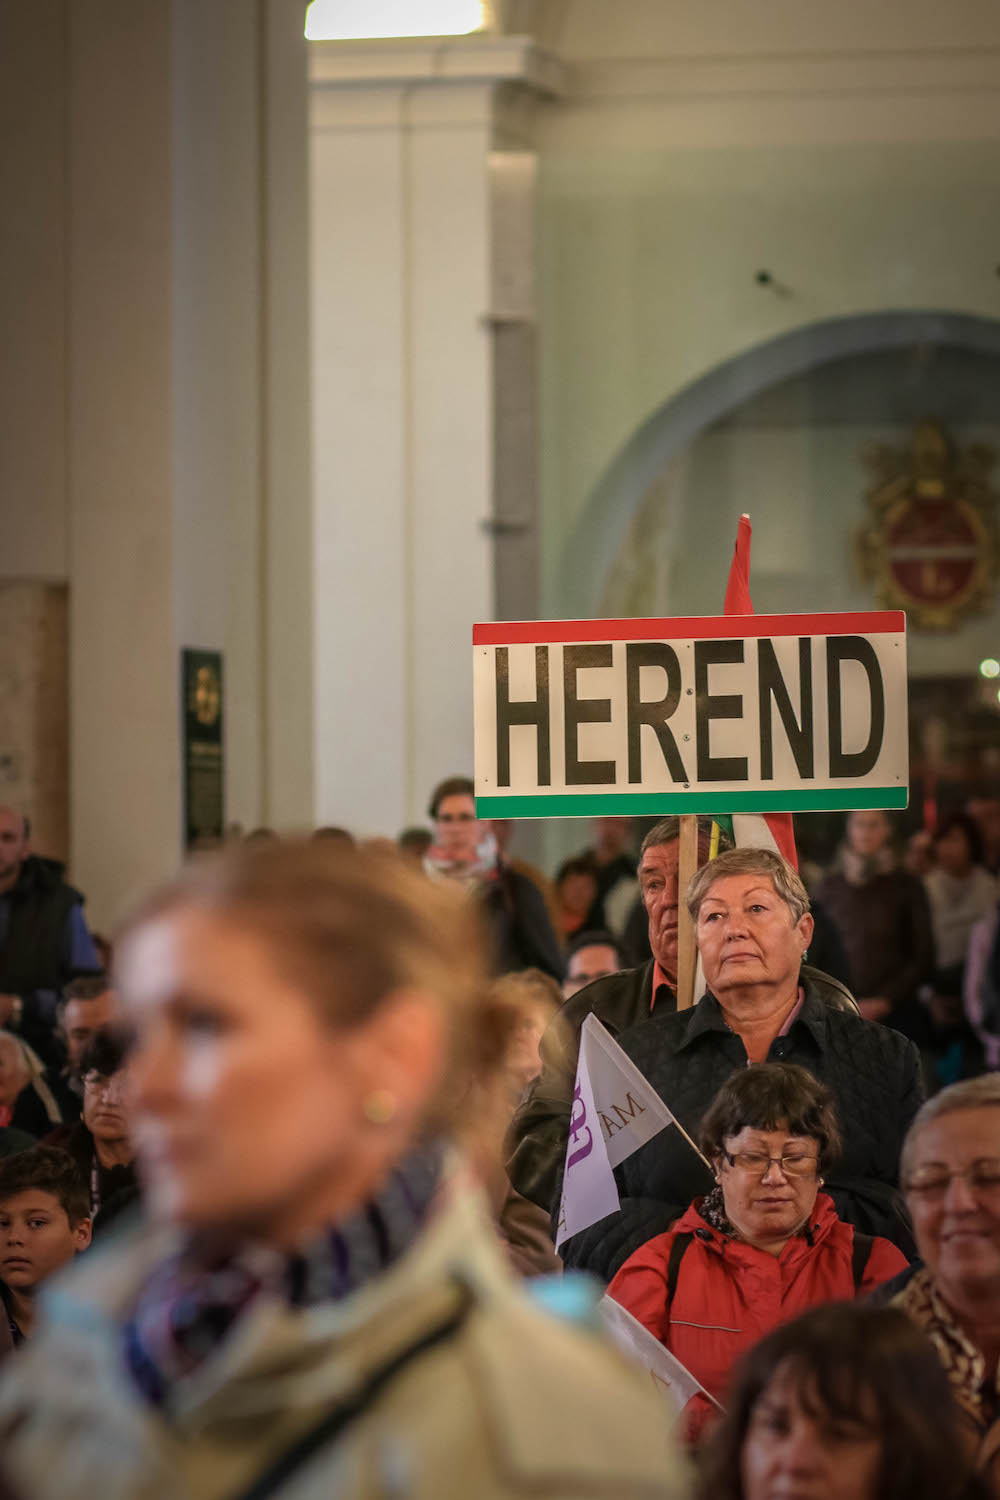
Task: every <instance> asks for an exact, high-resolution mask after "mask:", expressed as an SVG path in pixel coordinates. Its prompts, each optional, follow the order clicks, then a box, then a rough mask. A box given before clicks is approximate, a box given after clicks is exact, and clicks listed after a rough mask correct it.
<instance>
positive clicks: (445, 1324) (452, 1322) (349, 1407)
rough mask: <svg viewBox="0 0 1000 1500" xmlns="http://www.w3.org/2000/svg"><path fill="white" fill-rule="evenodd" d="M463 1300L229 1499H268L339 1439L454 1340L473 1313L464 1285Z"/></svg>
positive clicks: (471, 1299) (373, 1373)
mask: <svg viewBox="0 0 1000 1500" xmlns="http://www.w3.org/2000/svg"><path fill="white" fill-rule="evenodd" d="M459 1290H460V1297H459V1302H458V1306H457V1307H456V1308H455V1309H454V1311H453V1312H450V1313H449V1314H448V1316H447V1317H446V1318H444V1319H442V1321H441V1322H440V1323H438V1324H436V1325H435V1326H433V1327H432V1328H430V1329H428V1331H427V1332H426V1333H424V1334H421V1336H420V1338H418V1339H417V1340H416V1341H415V1342H414V1343H412V1344H410V1345H409V1346H408V1347H407V1348H405V1349H401V1350H399V1351H398V1352H397V1353H396V1354H394V1355H393V1356H392V1358H391V1359H389V1360H386V1362H385V1364H384V1365H380V1366H379V1368H378V1369H377V1370H373V1372H372V1373H371V1375H369V1377H368V1379H367V1380H366V1381H365V1383H364V1384H363V1385H362V1386H361V1387H360V1389H359V1390H358V1391H356V1392H355V1394H354V1395H353V1396H351V1397H350V1399H349V1400H347V1401H345V1402H342V1403H341V1404H340V1405H338V1406H337V1408H336V1410H335V1411H330V1412H327V1413H326V1414H325V1415H324V1416H323V1417H321V1418H320V1420H319V1421H318V1422H317V1423H316V1424H315V1425H314V1426H313V1427H310V1428H308V1429H307V1430H306V1431H305V1432H304V1433H303V1434H302V1436H301V1437H299V1438H297V1439H296V1441H295V1442H294V1443H293V1444H292V1446H291V1447H290V1448H286V1449H285V1451H284V1452H283V1453H281V1454H279V1456H278V1458H277V1459H276V1460H275V1461H274V1462H273V1463H272V1464H271V1465H270V1466H269V1467H268V1468H266V1469H265V1470H264V1472H263V1473H262V1474H258V1475H257V1477H256V1478H255V1479H254V1480H253V1481H252V1482H251V1483H250V1485H249V1486H247V1488H246V1489H242V1490H240V1491H238V1492H237V1493H236V1494H235V1495H232V1496H231V1497H230V1500H264V1497H265V1496H268V1495H273V1494H274V1493H275V1492H276V1491H277V1490H279V1489H280V1487H281V1486H282V1485H283V1484H284V1483H285V1481H286V1480H288V1479H289V1478H290V1477H291V1475H292V1474H294V1472H295V1470H296V1469H298V1468H301V1466H302V1465H303V1464H305V1463H307V1462H308V1461H309V1459H310V1458H312V1457H313V1455H314V1454H315V1453H317V1452H318V1451H319V1450H320V1449H321V1448H322V1447H323V1446H324V1444H326V1443H331V1442H333V1441H334V1439H336V1438H338V1437H339V1436H340V1434H341V1433H342V1432H343V1431H344V1429H345V1428H346V1427H348V1426H349V1425H350V1423H351V1422H353V1421H355V1420H356V1419H357V1418H358V1417H360V1416H361V1415H362V1413H363V1412H364V1411H365V1410H366V1408H367V1407H368V1406H370V1405H371V1403H372V1402H373V1401H374V1400H375V1399H376V1397H377V1396H379V1395H381V1393H382V1391H383V1390H384V1389H385V1387H386V1386H387V1385H388V1384H389V1382H390V1381H392V1380H394V1379H395V1378H396V1376H397V1375H399V1374H401V1373H402V1371H403V1370H405V1369H406V1367H407V1365H409V1364H412V1362H413V1361H414V1360H415V1359H419V1357H420V1355H422V1354H427V1353H428V1351H429V1350H431V1349H434V1348H436V1347H437V1346H438V1345H439V1344H445V1343H447V1342H448V1340H449V1339H451V1338H454V1336H455V1334H456V1333H458V1331H459V1329H460V1328H461V1327H462V1325H463V1323H464V1322H465V1320H466V1318H467V1317H468V1316H469V1313H470V1312H471V1310H472V1306H473V1303H474V1301H475V1298H474V1296H473V1294H472V1292H471V1290H470V1289H469V1288H468V1287H467V1286H466V1285H465V1284H464V1283H459Z"/></svg>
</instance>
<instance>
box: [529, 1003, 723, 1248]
mask: <svg viewBox="0 0 1000 1500" xmlns="http://www.w3.org/2000/svg"><path fill="white" fill-rule="evenodd" d="M668 1125H677V1128H678V1129H679V1130H681V1127H680V1126H679V1125H678V1124H677V1121H676V1120H675V1118H674V1116H673V1115H672V1114H671V1112H670V1110H669V1109H668V1108H667V1106H666V1105H665V1104H664V1102H663V1100H662V1099H661V1098H660V1096H659V1094H658V1093H657V1092H656V1090H655V1089H654V1088H653V1086H652V1084H650V1083H649V1082H648V1081H647V1080H646V1079H645V1078H644V1077H643V1076H642V1074H641V1073H640V1072H639V1069H638V1068H637V1067H636V1065H635V1063H634V1062H633V1061H632V1059H631V1058H630V1057H628V1056H626V1054H625V1053H624V1052H623V1051H622V1049H621V1048H620V1047H619V1045H618V1043H617V1042H616V1041H615V1040H614V1038H613V1037H612V1036H611V1034H610V1032H608V1031H607V1029H606V1028H605V1027H604V1026H602V1025H601V1023H600V1021H599V1020H598V1019H597V1017H596V1016H595V1015H594V1014H593V1013H591V1014H590V1015H589V1016H588V1017H587V1018H586V1020H585V1021H584V1023H583V1026H582V1028H581V1030H580V1060H579V1062H578V1064H577V1070H576V1088H575V1091H574V1094H573V1108H572V1111H571V1114H570V1122H569V1140H568V1141H567V1144H566V1167H565V1170H564V1172H563V1190H562V1202H561V1205H560V1212H559V1223H558V1226H557V1229H556V1249H557V1250H558V1248H559V1246H560V1245H561V1244H562V1242H563V1240H567V1239H569V1238H570V1236H571V1235H574V1234H579V1233H580V1232H581V1231H582V1230H584V1229H589V1228H590V1226H591V1224H596V1223H597V1221H598V1219H606V1218H607V1217H608V1215H609V1214H614V1213H617V1212H618V1210H619V1208H620V1207H621V1201H620V1199H619V1197H618V1189H617V1187H616V1186H615V1173H614V1169H615V1167H617V1166H618V1165H619V1163H620V1162H623V1161H625V1160H626V1158H627V1157H629V1156H631V1155H632V1152H633V1151H638V1149H639V1147H640V1146H644V1145H645V1144H646V1142H647V1141H651V1140H652V1139H653V1136H654V1135H659V1133H660V1131H661V1130H665V1129H666V1127H667V1126H668ZM681 1134H682V1135H684V1138H685V1140H688V1137H687V1136H686V1134H685V1133H684V1131H683V1130H681ZM688 1144H689V1145H690V1146H691V1149H692V1151H695V1152H696V1154H697V1155H699V1156H701V1153H700V1152H699V1151H697V1148H696V1147H695V1146H694V1145H693V1144H692V1143H691V1141H690V1140H688ZM701 1159H702V1161H704V1160H705V1159H704V1157H702V1158H701ZM705 1165H706V1166H707V1165H708V1163H707V1162H706V1163H705Z"/></svg>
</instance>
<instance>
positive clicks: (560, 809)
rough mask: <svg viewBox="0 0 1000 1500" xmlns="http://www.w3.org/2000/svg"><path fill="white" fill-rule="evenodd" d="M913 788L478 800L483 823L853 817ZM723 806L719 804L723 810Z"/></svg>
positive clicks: (902, 802)
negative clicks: (663, 816)
mask: <svg viewBox="0 0 1000 1500" xmlns="http://www.w3.org/2000/svg"><path fill="white" fill-rule="evenodd" d="M908 801H909V788H908V787H905V786H865V787H858V788H857V790H856V791H850V790H846V789H844V788H840V787H836V788H827V789H826V790H823V791H819V790H814V791H809V790H803V789H802V788H799V789H798V790H796V791H794V792H768V791H761V792H723V793H719V792H713V791H712V790H711V789H710V788H706V790H705V791H702V792H587V793H584V794H583V795H579V796H578V795H575V794H574V793H571V792H555V793H550V792H539V793H538V795H537V796H532V797H477V798H476V816H477V817H479V818H592V817H602V816H607V815H613V814H624V815H625V816H626V817H642V816H646V817H655V816H656V815H657V814H658V813H703V814H705V816H706V817H707V816H709V815H710V814H713V813H718V812H721V811H722V807H724V808H725V810H726V812H727V813H781V812H853V811H855V809H857V808H866V807H879V808H883V807H884V808H892V807H905V806H906V804H907V802H908ZM720 804H721V805H720Z"/></svg>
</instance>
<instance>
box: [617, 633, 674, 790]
mask: <svg viewBox="0 0 1000 1500" xmlns="http://www.w3.org/2000/svg"><path fill="white" fill-rule="evenodd" d="M643 667H662V668H663V670H664V672H665V673H666V674H667V690H666V692H665V693H664V695H663V697H662V698H653V699H650V701H649V702H648V703H647V702H644V701H643V700H642V698H641V697H640V696H639V674H640V672H641V671H642V669H643ZM625 684H626V692H627V697H628V779H629V781H641V780H642V726H643V725H644V724H648V725H649V727H650V728H651V729H652V730H653V733H654V734H655V735H656V738H657V740H658V741H659V744H660V749H661V750H662V752H663V759H664V760H665V761H666V763H667V769H668V771H669V772H670V774H671V776H672V777H673V779H674V780H675V781H687V779H688V778H687V772H686V771H685V769H684V762H683V761H682V760H681V757H680V751H679V750H678V749H677V741H676V740H675V739H674V736H673V734H672V732H671V731H670V730H669V729H668V728H667V720H668V719H669V718H670V716H671V714H673V712H674V711H675V709H676V708H677V705H678V703H679V702H680V701H681V664H680V662H679V661H678V660H677V652H676V651H675V650H674V648H673V646H668V645H667V643H666V641H629V643H628V645H627V646H626V647H625Z"/></svg>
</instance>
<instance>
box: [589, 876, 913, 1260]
mask: <svg viewBox="0 0 1000 1500" xmlns="http://www.w3.org/2000/svg"><path fill="white" fill-rule="evenodd" d="M685 899H686V904H687V908H688V911H689V913H690V915H691V919H692V921H693V922H694V924H695V931H696V937H697V942H698V950H699V952H700V954H701V961H702V967H703V969H704V974H705V985H706V988H705V993H704V994H703V995H702V996H701V998H700V999H699V1001H698V1003H697V1005H695V1006H694V1007H693V1008H692V1009H690V1010H686V1011H679V1012H675V1013H673V1014H664V1015H654V1016H652V1017H651V1018H650V1019H649V1020H648V1021H645V1022H643V1023H641V1024H640V1025H638V1026H634V1027H632V1028H631V1029H629V1030H628V1031H626V1032H624V1033H623V1034H622V1035H621V1036H620V1037H619V1039H618V1040H619V1042H620V1044H621V1046H622V1048H623V1049H624V1051H625V1052H626V1053H627V1055H628V1056H629V1057H630V1058H631V1059H632V1061H633V1062H634V1063H635V1064H636V1066H637V1067H638V1068H639V1071H640V1072H641V1073H643V1074H644V1075H645V1077H646V1078H647V1079H648V1080H649V1082H650V1083H651V1084H652V1085H653V1087H654V1088H655V1089H656V1091H657V1093H658V1094H659V1095H660V1098H661V1099H663V1100H664V1102H665V1103H666V1104H667V1105H668V1106H669V1108H670V1109H671V1110H672V1111H673V1113H674V1115H675V1117H676V1118H677V1119H678V1120H679V1121H680V1123H681V1125H682V1126H683V1127H684V1129H685V1130H686V1131H687V1132H688V1134H689V1135H696V1134H697V1131H698V1127H699V1123H700V1121H701V1119H702V1116H703V1115H704V1114H705V1112H706V1111H707V1109H708V1107H709V1105H710V1104H711V1103H712V1100H713V1099H714V1098H715V1096H716V1094H717V1093H718V1091H719V1089H720V1087H721V1086H722V1084H723V1083H724V1082H725V1081H726V1079H727V1078H728V1077H729V1076H730V1074H732V1073H733V1072H734V1071H736V1070H737V1069H740V1068H745V1067H746V1066H747V1064H748V1063H758V1062H790V1063H798V1064H799V1065H800V1066H801V1067H803V1068H805V1069H806V1070H807V1071H808V1072H810V1073H812V1074H813V1075H814V1076H815V1077H817V1078H818V1079H820V1080H821V1081H822V1082H824V1083H825V1084H826V1085H827V1086H828V1087H829V1089H830V1091H831V1093H832V1095H833V1100H834V1104H835V1107H836V1111H837V1117H838V1119H839V1120H840V1121H841V1125H842V1130H843V1150H842V1153H841V1155H840V1158H839V1160H838V1163H837V1165H836V1167H835V1169H834V1170H833V1171H832V1172H831V1174H830V1176H829V1178H828V1179H827V1184H826V1191H827V1193H828V1194H829V1196H830V1198H831V1199H832V1201H833V1204H834V1207H835V1209H836V1211H837V1213H838V1214H839V1215H840V1217H841V1218H842V1219H844V1220H846V1221H847V1222H848V1223H849V1224H854V1225H855V1226H856V1227H857V1228H858V1229H860V1230H862V1231H863V1232H864V1233H866V1234H873V1235H879V1236H881V1237H883V1238H886V1239H889V1240H891V1241H892V1242H893V1243H894V1244H896V1245H897V1246H898V1247H899V1248H900V1249H901V1250H902V1251H903V1252H904V1254H907V1255H909V1254H910V1253H911V1252H912V1237H911V1234H910V1229H909V1224H908V1222H907V1219H906V1215H905V1211H904V1210H903V1206H902V1200H901V1198H900V1195H899V1193H898V1187H897V1184H898V1176H897V1174H898V1163H899V1149H900V1146H901V1144H902V1140H903V1136H904V1134H905V1132H906V1129H907V1127H908V1126H909V1124H910V1121H911V1120H912V1119H913V1116H914V1114H915V1113H916V1111H917V1108H918V1107H919V1105H920V1102H921V1099H922V1083H921V1075H920V1065H919V1059H918V1056H917V1051H916V1048H915V1047H914V1045H913V1043H912V1042H909V1041H907V1040H906V1039H905V1038H904V1037H901V1036H899V1035H897V1033H895V1032H893V1031H889V1030H888V1029H887V1028H886V1027H884V1026H879V1025H877V1024H875V1023H874V1022H870V1021H865V1020H863V1019H862V1018H861V1017H860V1016H859V1015H858V1014H857V1013H856V1012H855V1011H854V1010H853V1009H851V1010H846V1009H834V1008H832V1007H831V1006H830V1005H829V1004H828V1003H826V1001H825V1000H824V998H823V997H822V996H821V995H820V994H819V992H818V990H817V987H816V984H815V983H814V981H813V980H812V978H811V977H810V976H809V975H808V974H806V973H804V972H803V968H802V965H803V960H804V958H805V955H806V953H807V951H808V948H809V941H810V938H811V936H812V929H813V922H812V917H811V916H810V913H809V897H808V895H807V894H806V890H805V887H804V886H803V884H802V881H801V880H800V879H799V876H798V874H797V872H796V871H795V870H794V869H793V868H792V866H791V865H790V864H788V863H787V861H785V860H784V859H782V858H781V856H780V855H778V854H776V853H774V852H773V851H771V850H768V849H732V850H729V851H727V852H726V853H725V854H720V855H719V857H718V859H715V860H712V861H711V862H710V863H709V864H707V865H704V866H703V867H702V868H701V869H700V870H699V871H698V872H697V874H696V875H695V877H694V879H693V880H692V881H691V883H690V885H689V887H688V890H687V892H686V897H685ZM617 1177H618V1185H619V1195H620V1198H621V1211H620V1213H618V1214H616V1215H613V1216H611V1217H609V1218H607V1219H602V1220H600V1221H599V1222H598V1223H597V1224H595V1225H593V1226H592V1227H591V1228H590V1229H587V1230H585V1231H584V1232H583V1233H582V1234H580V1235H577V1236H575V1237H574V1238H573V1239H571V1240H569V1241H567V1242H566V1244H565V1245H564V1246H563V1247H562V1250H563V1258H564V1261H565V1262H566V1264H567V1265H575V1266H581V1267H585V1268H587V1269H590V1270H593V1271H594V1272H596V1273H597V1274H598V1275H602V1276H604V1277H605V1279H607V1280H610V1278H611V1277H612V1276H613V1275H614V1273H615V1272H616V1271H617V1270H618V1269H619V1267H620V1266H621V1265H622V1264H623V1262H624V1261H625V1260H626V1259H627V1258H628V1256H629V1255H631V1254H632V1252H633V1251H634V1250H636V1249H637V1248H638V1246H639V1245H641V1244H643V1243H644V1242H645V1241H646V1240H649V1239H652V1238H653V1237H654V1236H655V1235H657V1234H662V1233H664V1232H665V1231H666V1230H668V1229H669V1228H670V1227H671V1225H672V1224H673V1223H674V1221H675V1220H676V1219H678V1218H680V1216H681V1215H682V1214H683V1213H684V1211H685V1210H686V1209H687V1206H688V1204H689V1203H691V1202H692V1201H693V1200H694V1199H696V1198H699V1197H701V1196H703V1195H704V1194H705V1193H707V1192H708V1191H709V1190H710V1189H711V1186H712V1183H711V1176H710V1174H709V1173H708V1171H707V1169H706V1167H705V1165H704V1162H703V1161H701V1160H700V1159H699V1157H698V1156H697V1154H696V1153H695V1152H694V1151H693V1150H692V1149H691V1146H690V1144H689V1143H688V1142H687V1141H685V1139H684V1137H683V1136H682V1135H681V1133H680V1132H679V1131H676V1130H667V1131H664V1132H662V1133H661V1134H660V1135H657V1136H655V1137H654V1138H653V1139H652V1140H651V1141H649V1142H647V1144H646V1145H644V1146H642V1147H640V1149H639V1150H638V1151H636V1152H635V1153H634V1154H633V1155H632V1156H630V1157H629V1158H628V1159H627V1160H626V1161H624V1162H623V1163H622V1164H621V1166H619V1167H618V1168H617Z"/></svg>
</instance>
